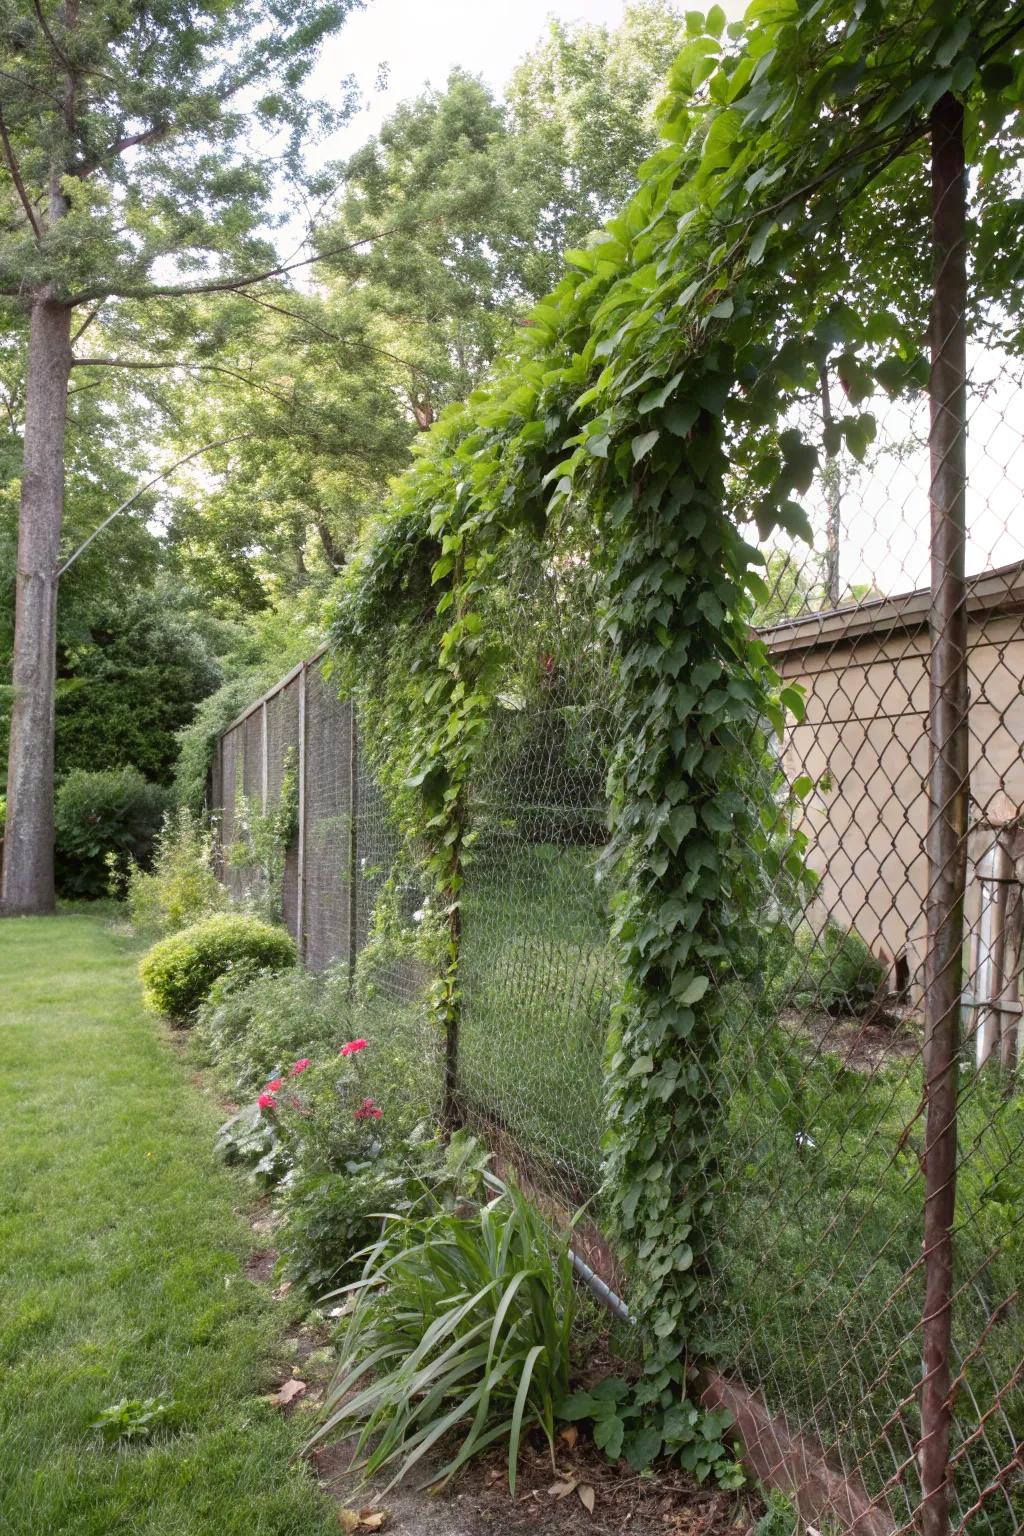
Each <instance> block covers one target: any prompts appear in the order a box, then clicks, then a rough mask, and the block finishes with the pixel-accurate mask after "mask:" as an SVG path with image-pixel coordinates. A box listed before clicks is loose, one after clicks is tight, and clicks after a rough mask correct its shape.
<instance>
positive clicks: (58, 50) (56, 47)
mask: <svg viewBox="0 0 1024 1536" xmlns="http://www.w3.org/2000/svg"><path fill="white" fill-rule="evenodd" d="M32 6H33V9H34V10H35V13H36V16H37V18H38V20H39V25H40V27H41V29H42V33H43V36H44V37H45V38H46V41H47V42H48V43H49V45H50V47H51V48H52V49H53V52H54V53H55V54H56V55H57V57H58V59H59V60H60V62H61V63H62V64H63V65H64V68H65V69H70V68H71V62H70V60H69V59H68V56H67V54H66V53H65V52H64V50H63V48H62V47H61V46H60V44H59V43H58V42H57V39H56V38H55V37H54V35H53V33H52V32H51V31H50V28H49V25H48V23H47V20H46V17H45V16H44V15H43V7H42V5H41V4H40V0H32Z"/></svg>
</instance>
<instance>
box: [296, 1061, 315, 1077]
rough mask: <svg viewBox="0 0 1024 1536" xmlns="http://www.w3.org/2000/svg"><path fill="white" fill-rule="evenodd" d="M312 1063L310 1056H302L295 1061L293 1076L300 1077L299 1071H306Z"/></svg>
mask: <svg viewBox="0 0 1024 1536" xmlns="http://www.w3.org/2000/svg"><path fill="white" fill-rule="evenodd" d="M310 1065H311V1063H310V1060H309V1057H308V1056H303V1057H301V1058H300V1059H299V1060H298V1061H297V1062H296V1063H295V1065H294V1067H292V1077H298V1075H299V1073H300V1072H305V1070H306V1068H307V1067H308V1066H310Z"/></svg>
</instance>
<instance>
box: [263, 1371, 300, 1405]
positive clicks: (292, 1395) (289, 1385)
mask: <svg viewBox="0 0 1024 1536" xmlns="http://www.w3.org/2000/svg"><path fill="white" fill-rule="evenodd" d="M305 1390H306V1383H305V1382H304V1381H299V1380H298V1378H297V1377H295V1376H293V1377H292V1378H291V1380H290V1381H286V1382H285V1383H284V1385H283V1386H282V1387H279V1388H278V1390H277V1391H276V1392H275V1393H274V1395H273V1397H272V1398H271V1399H270V1401H271V1402H272V1403H273V1404H274V1406H275V1407H276V1408H287V1406H288V1404H289V1403H294V1401H295V1399H296V1398H297V1397H301V1396H302V1394H303V1392H305Z"/></svg>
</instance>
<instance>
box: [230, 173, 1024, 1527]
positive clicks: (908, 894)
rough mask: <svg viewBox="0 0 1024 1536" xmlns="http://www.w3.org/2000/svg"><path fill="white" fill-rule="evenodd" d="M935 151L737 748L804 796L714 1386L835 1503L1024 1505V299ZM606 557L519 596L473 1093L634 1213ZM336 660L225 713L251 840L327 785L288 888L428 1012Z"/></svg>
mask: <svg viewBox="0 0 1024 1536" xmlns="http://www.w3.org/2000/svg"><path fill="white" fill-rule="evenodd" d="M933 176H934V197H935V207H934V211H933V215H932V225H931V227H932V229H933V231H934V232H935V233H934V239H935V244H936V250H937V252H938V255H937V259H936V271H935V279H934V284H933V288H932V291H931V292H930V293H929V294H924V295H916V296H914V301H915V302H916V303H917V304H918V307H919V308H920V309H921V310H922V312H923V311H924V310H926V309H928V308H929V306H930V311H931V324H930V341H929V346H930V354H931V356H930V367H929V368H928V369H926V370H925V373H924V375H923V376H922V375H921V374H920V370H919V369H918V370H917V373H916V374H915V372H914V370H915V367H916V364H915V363H914V362H913V361H912V360H908V363H907V375H906V378H904V379H902V380H889V381H887V382H889V383H891V384H892V387H891V388H890V389H888V390H887V391H885V392H883V390H882V389H880V388H879V387H878V386H877V385H874V384H873V385H871V386H870V387H868V388H865V387H864V385H863V380H862V379H858V377H857V376H856V374H857V364H856V360H851V359H850V358H849V357H848V356H847V355H846V354H845V353H842V352H839V353H837V355H836V356H835V357H834V358H832V359H826V361H825V363H824V364H823V366H822V368H821V369H820V372H819V376H818V380H817V384H816V387H813V388H811V387H808V388H806V389H804V390H803V392H802V394H801V396H800V398H799V399H798V400H796V401H795V403H794V407H793V422H794V425H795V426H798V427H799V430H800V432H801V434H802V435H803V437H804V439H805V440H808V441H815V440H817V442H818V443H819V444H820V445H822V448H823V451H822V453H821V455H820V459H819V468H818V470H817V472H816V477H815V480H814V484H813V486H812V487H811V489H810V491H809V492H808V494H807V497H806V499H805V501H806V508H807V511H808V514H809V516H810V520H811V523H812V525H813V526H814V530H815V540H814V544H813V547H811V548H808V547H807V546H806V545H805V544H800V543H797V542H796V541H789V540H786V539H781V538H780V539H776V540H775V541H774V542H772V543H770V544H762V546H761V553H762V555H763V557H764V561H765V567H766V573H767V578H768V579H767V595H766V596H764V597H763V598H762V599H761V605H760V611H759V613H758V615H757V628H758V630H759V633H760V635H761V638H762V640H763V642H764V644H765V646H766V648H767V652H768V656H769V658H770V660H771V662H772V664H773V665H774V667H775V668H776V670H777V671H778V672H779V674H780V675H781V677H782V678H783V680H784V681H785V682H786V683H787V684H798V685H799V687H800V688H801V689H802V690H803V695H804V700H805V706H804V709H803V712H802V714H800V712H799V711H797V712H796V713H794V714H792V715H791V717H790V719H789V723H788V726H787V729H786V731H785V733H784V735H783V736H782V737H781V738H779V739H777V741H776V753H777V756H776V757H775V758H774V759H773V760H772V761H769V762H765V761H763V760H761V759H757V760H755V759H754V758H753V757H752V758H751V761H750V762H749V763H746V764H740V765H737V767H736V771H737V773H738V774H740V776H741V777H742V775H743V774H746V779H747V782H748V783H749V786H750V793H751V794H752V795H755V794H756V795H757V797H758V799H759V804H760V805H761V809H762V813H763V814H765V815H767V816H768V820H769V822H770V823H771V825H772V827H774V828H775V832H774V834H773V842H772V851H771V853H770V855H769V856H768V857H767V858H766V859H765V861H764V867H763V869H762V871H761V891H760V926H761V933H762V945H761V950H760V954H759V956H758V961H757V965H756V967H755V968H753V969H752V970H751V969H750V968H749V967H748V968H747V969H746V970H744V969H743V967H742V966H741V965H740V964H739V962H738V961H737V963H736V964H734V965H730V964H728V963H723V966H722V972H721V976H720V977H719V979H718V981H717V985H719V986H721V987H722V989H723V993H724V1001H725V1003H726V1007H725V1009H724V1015H725V1018H726V1021H727V1022H726V1026H725V1029H724V1033H723V1035H722V1038H721V1040H720V1048H719V1052H718V1062H717V1070H716V1074H715V1077H714V1080H713V1081H711V1082H709V1083H708V1084H707V1085H706V1086H707V1092H706V1094H705V1096H704V1097H705V1101H706V1103H707V1105H708V1119H707V1128H706V1130H707V1137H708V1139H709V1142H710V1143H711V1144H712V1145H713V1146H714V1147H715V1148H716V1191H717V1192H716V1195H715V1199H714V1202H713V1208H712V1211H711V1214H710V1220H711V1223H712V1226H713V1230H714V1243H713V1246H712V1252H711V1258H710V1262H709V1265H708V1270H707V1273H706V1274H704V1275H702V1276H701V1281H700V1283H701V1286H702V1288H703V1290H702V1294H703V1295H704V1296H705V1297H706V1299H707V1310H708V1314H709V1317H710V1319H711V1327H712V1332H713V1348H712V1349H711V1350H710V1351H709V1353H710V1355H711V1356H712V1357H713V1358H714V1359H715V1361H716V1362H718V1363H719V1365H720V1367H721V1371H722V1374H717V1375H712V1376H711V1377H709V1381H708V1388H707V1391H708V1394H709V1400H710V1399H712V1398H713V1399H715V1400H717V1401H723V1402H727V1403H728V1404H729V1405H730V1406H731V1407H732V1409H733V1411H734V1412H735V1413H736V1414H737V1419H738V1425H739V1429H740V1432H741V1434H742V1437H743V1439H744V1442H745V1446H746V1450H747V1454H748V1456H749V1458H750V1460H751V1463H752V1465H754V1466H755V1467H756V1469H757V1470H758V1471H759V1473H760V1474H761V1476H762V1477H763V1478H764V1479H765V1480H766V1481H767V1482H769V1483H774V1484H778V1485H781V1486H783V1487H785V1488H787V1489H788V1490H789V1491H790V1493H791V1494H792V1496H793V1497H794V1499H795V1502H796V1504H797V1507H798V1508H799V1509H800V1511H801V1513H802V1515H803V1516H804V1518H805V1520H806V1521H808V1522H810V1523H811V1524H813V1526H814V1528H815V1529H817V1530H819V1531H820V1532H821V1533H822V1536H824V1533H826V1532H829V1531H832V1530H836V1531H856V1532H858V1533H861V1536H895V1533H898V1532H905V1531H911V1530H921V1531H922V1532H924V1533H925V1536H947V1533H950V1532H952V1533H956V1536H961V1533H970V1536H974V1533H975V1532H978V1533H982V1532H984V1533H986V1536H1019V1533H1021V1532H1024V1310H1022V1295H1021V1286H1022V1281H1024V1095H1022V1083H1021V1076H1020V1065H1021V1057H1022V1054H1024V1025H1022V1009H1021V955H1022V931H1024V900H1022V880H1024V681H1022V680H1024V513H1022V512H1021V498H1022V496H1024V434H1022V432H1021V409H1022V404H1024V390H1022V365H1021V360H1020V353H1021V345H1020V339H1021V325H1020V320H1021V317H1020V316H1017V317H1008V316H1007V314H1006V312H1005V308H1004V307H1001V306H1000V304H999V303H998V302H996V301H991V300H990V301H987V302H985V301H982V300H977V301H975V300H972V302H971V304H970V305H968V304H967V302H966V301H965V296H964V292H965V289H964V285H965V281H966V277H967V274H968V272H969V271H970V260H971V258H970V253H969V251H967V250H966V236H965V226H964V223H963V207H964V199H965V183H964V177H963V172H962V169H961V168H960V167H959V166H958V163H957V156H956V152H955V146H954V148H953V151H952V153H951V154H950V151H949V146H948V145H947V147H946V158H945V160H944V159H943V152H942V147H941V145H938V144H937V145H936V150H935V156H934V165H933ZM910 307H911V308H912V307H913V305H911V306H910ZM746 387H748V388H750V387H751V386H750V385H749V384H748V385H747V386H746ZM744 494H745V486H744V480H743V475H742V473H741V472H740V470H737V486H736V496H737V501H738V503H740V504H742V500H743V496H744ZM738 515H739V514H738ZM753 541H754V542H756V535H755V536H753ZM584 542H585V541H584ZM527 563H529V562H527ZM589 565H590V562H589V557H588V554H587V551H586V549H585V547H584V548H583V549H582V552H581V549H580V547H579V539H578V537H577V543H576V546H575V547H574V548H573V549H572V550H570V551H568V552H566V551H565V550H564V549H562V550H561V551H559V550H552V549H547V550H545V551H543V552H542V553H541V554H540V556H536V557H534V560H533V566H532V570H533V576H531V578H530V580H529V581H525V582H524V583H522V584H521V585H520V586H519V587H516V588H514V590H515V593H516V599H517V604H518V606H515V611H514V612H513V608H512V607H510V608H509V611H508V612H509V617H508V622H509V624H510V625H513V626H516V627H517V628H516V633H517V644H516V645H515V646H514V647H511V648H510V649H511V650H513V651H514V653H515V655H516V657H517V664H516V667H515V668H510V669H509V677H508V680H507V686H506V688H505V689H504V691H503V692H501V693H500V694H499V698H498V704H497V706H496V709H495V716H494V721H493V729H492V731H491V734H490V736H489V739H488V741H487V745H486V748H485V750H484V751H483V753H482V755H481V762H480V764H479V766H478V770H477V774H476V778H475V782H474V785H473V791H472V794H471V796H470V802H469V807H468V819H469V824H470V829H471V832H472V845H471V847H470V849H469V851H468V854H467V861H466V885H465V890H464V893H463V898H462V903H461V908H462V911H461V933H460V955H459V990H460V1027H459V1034H458V1053H457V1058H456V1060H455V1063H454V1067H455V1082H456V1091H455V1099H454V1102H455V1105H456V1107H457V1110H458V1113H459V1115H460V1117H461V1118H462V1120H463V1121H464V1122H465V1123H468V1124H469V1125H471V1126H472V1127H473V1128H474V1129H476V1130H477V1132H478V1133H479V1134H481V1135H482V1136H483V1138H484V1139H485V1140H487V1141H488V1143H489V1144H490V1145H491V1146H492V1148H493V1149H494V1150H495V1152H496V1153H497V1154H498V1155H499V1156H500V1157H501V1158H503V1159H505V1160H507V1161H508V1162H509V1163H510V1164H511V1165H512V1166H514V1167H515V1168H516V1169H517V1171H518V1172H519V1174H520V1177H521V1178H523V1179H524V1180H525V1181H526V1182H527V1183H528V1184H529V1186H530V1187H531V1188H532V1189H533V1190H535V1191H536V1192H537V1194H538V1197H540V1198H543V1199H545V1200H547V1201H548V1202H549V1204H550V1206H551V1209H552V1210H554V1211H556V1212H557V1211H559V1210H560V1211H563V1212H566V1213H568V1212H569V1211H571V1210H572V1209H574V1208H575V1207H576V1206H578V1205H579V1204H580V1203H582V1202H583V1201H584V1200H587V1199H591V1198H593V1197H597V1199H596V1203H595V1204H594V1205H593V1206H592V1207H591V1210H592V1213H593V1214H594V1217H595V1221H596V1222H597V1223H598V1224H599V1222H600V1210H601V1206H600V1197H599V1196H598V1191H599V1189H600V1184H601V1170H602V1138H603V1135H604V1120H605V1117H604V1110H603V1103H604V1084H605V1063H606V1060H607V1058H608V1053H609V1048H610V1046H609V1038H610V1035H611V1036H613V1035H614V1031H615V1002H616V999H617V997H618V996H619V991H620V989H619V984H618V978H617V975H616V966H615V959H614V951H613V949H612V946H611V945H610V943H609V938H608V935H609V931H610V926H611V923H612V921H613V918H614V909H615V897H616V886H617V884H618V883H619V882H620V881H621V878H622V871H621V868H619V869H615V868H614V867H610V866H609V863H608V849H607V844H608V832H607V828H608V819H609V818H608V806H607V803H606V789H605V785H606V780H607V771H608V766H609V763H608V758H609V749H610V743H611V741H612V740H613V739H614V737H615V735H616V734H617V731H616V730H613V728H612V724H611V721H612V716H613V713H614V660H613V658H612V657H610V656H609V655H608V654H607V650H606V642H605V640H603V639H602V633H603V632H602V630H601V627H600V625H599V623H598V618H597V612H596V610H597V603H596V601H594V600H592V593H591V591H590V589H589V588H588V586H587V573H588V570H589ZM538 570H539V572H540V576H539V577H538V576H537V572H538ZM524 615H525V617H524ZM323 665H324V664H323V660H322V658H316V659H314V660H313V661H312V662H310V663H308V664H305V665H304V666H303V667H301V668H300V669H298V671H297V672H296V673H294V674H292V675H291V676H290V677H289V678H288V679H286V680H285V681H284V683H283V684H282V685H281V686H280V688H279V689H278V690H275V691H274V692H273V693H272V694H270V695H268V696H267V698H266V699H265V700H261V701H259V702H258V703H256V704H254V706H253V707H252V709H251V710H249V711H248V712H247V714H246V715H245V716H244V717H243V719H242V720H241V721H239V722H236V723H235V725H234V726H232V727H231V729H230V730H229V731H227V732H226V733H225V734H224V736H223V737H222V738H221V741H220V744H219V747H218V752H217V758H216V763H215V768H214V774H213V794H214V799H215V801H217V805H216V807H215V808H216V809H217V811H218V812H219V816H220V825H221V828H222V841H223V844H224V847H225V850H226V852H225V858H224V868H225V871H226V876H227V878H228V879H229V882H230V884H231V888H232V891H233V893H234V894H235V895H236V896H237V897H239V898H241V899H249V900H253V899H259V898H261V897H265V896H266V891H267V886H268V882H269V880H270V875H269V874H268V861H267V859H266V858H265V857H264V858H263V859H262V862H261V859H260V857H259V856H258V854H259V850H258V849H256V850H255V853H254V852H253V847H254V845H255V844H257V843H258V842H259V835H258V834H259V827H258V825H257V821H256V816H255V808H256V807H259V814H260V815H261V816H262V817H264V818H266V817H267V815H268V813H269V812H270V811H271V810H273V808H274V807H275V805H277V804H278V803H279V802H280V800H281V797H282V787H283V786H285V785H286V783H288V782H293V783H294V794H295V816H294V827H293V835H292V834H291V833H290V834H289V838H288V840H287V849H286V853H285V859H284V875H283V886H282V890H283V915H284V918H285V920H286V921H287V923H288V926H289V928H290V930H291V931H292V932H293V934H295V936H296V938H297V939H298V941H299V944H300V948H301V950H302V953H303V956H304V958H305V961H306V963H307V965H309V966H310V967H311V968H313V969H317V970H321V969H324V968H326V967H327V966H330V965H337V964H343V965H346V966H348V967H349V969H350V971H351V974H352V977H353V985H355V986H358V987H360V988H361V989H362V995H363V996H364V997H365V998H367V999H368V1000H369V1001H370V1002H371V1003H372V1002H373V1001H374V1000H377V1001H378V1002H380V1001H381V1000H382V1001H383V1003H384V1005H385V1007H402V1008H408V1009H419V1010H420V1012H421V1015H422V1017H423V1019H424V1021H425V1022H424V1039H425V1040H428V1039H429V1025H428V1023H427V1022H426V1021H427V1020H428V1019H429V1010H428V1008H427V1005H426V999H427V995H428V993H429V989H430V986H431V982H432V979H433V976H434V974H435V972H434V970H433V969H432V964H431V948H430V943H429V933H430V929H431V924H432V922H433V921H434V917H433V915H432V914H431V911H430V903H429V900H427V899H426V898H425V897H424V896H423V893H422V890H421V888H420V886H419V884H418V882H417V858H416V848H415V846H411V845H410V841H409V839H408V838H407V837H406V838H403V837H402V836H401V835H400V833H399V829H398V826H397V823H396V821H395V819H394V817H393V815H392V813H391V812H390V810H389V801H388V796H387V794H386V793H385V792H384V791H383V789H382V787H381V786H382V782H383V779H382V775H381V774H380V773H379V772H376V771H374V767H373V765H372V764H371V763H370V761H369V760H368V759H367V757H366V755H365V754H364V753H363V752H362V751H361V750H360V745H359V741H358V734H359V733H358V731H357V729H356V725H355V723H354V716H353V710H352V708H351V707H350V706H349V705H348V704H346V703H344V702H339V701H338V699H337V697H336V695H335V692H334V690H333V689H332V686H331V682H330V680H329V678H327V677H325V675H324V671H323ZM672 750H674V748H672ZM289 765H290V769H289ZM378 766H379V765H378ZM780 770H781V772H780ZM290 773H291V777H290ZM773 782H775V783H776V785H777V787H776V788H775V789H773V790H772V791H771V792H770V796H769V803H768V804H767V805H766V804H765V803H764V801H765V795H766V791H765V785H766V784H771V783H773ZM766 824H767V823H766ZM804 846H805V855H804V862H805V868H806V870H807V871H808V872H809V873H808V874H807V875H806V876H805V875H804V874H803V873H801V871H800V870H799V869H798V868H797V867H796V865H795V863H794V860H793V859H792V858H791V857H789V855H790V854H791V852H792V850H793V849H794V848H797V847H799V848H801V850H802V849H803V848H804ZM238 847H241V848H242V850H243V853H242V856H241V857H240V858H239V857H233V855H232V851H231V850H232V849H233V848H238ZM246 849H249V854H248V855H246V851H245V850H246ZM721 944H722V953H723V956H725V957H726V959H727V960H728V959H729V957H730V933H729V931H728V929H727V928H726V929H725V930H724V931H723V932H722V935H721ZM431 1048H432V1049H434V1050H435V1051H436V1053H437V1062H438V1072H439V1073H440V1071H441V1048H440V1045H439V1043H438V1042H434V1043H433V1046H432V1047H431ZM680 1065H681V1070H685V1065H686V1064H685V1063H681V1064H680ZM612 1130H613V1131H614V1127H613V1128H612ZM651 1176H652V1177H656V1178H660V1179H665V1180H669V1181H671V1180H672V1179H673V1170H672V1169H671V1168H661V1167H652V1170H651ZM595 1252H596V1253H597V1255H598V1258H600V1257H601V1254H600V1250H599V1245H598V1246H597V1247H595ZM627 1257H628V1256H627Z"/></svg>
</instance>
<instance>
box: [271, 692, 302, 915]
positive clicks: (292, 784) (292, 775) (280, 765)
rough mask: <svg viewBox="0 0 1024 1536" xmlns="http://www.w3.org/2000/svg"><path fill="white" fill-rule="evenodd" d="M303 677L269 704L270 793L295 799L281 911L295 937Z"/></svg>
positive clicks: (276, 798)
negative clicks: (300, 711) (301, 680)
mask: <svg viewBox="0 0 1024 1536" xmlns="http://www.w3.org/2000/svg"><path fill="white" fill-rule="evenodd" d="M301 687H302V684H301V682H300V680H299V679H298V678H297V677H296V678H292V680H291V681H290V682H288V683H286V684H285V686H284V687H283V688H282V689H281V690H280V691H279V692H278V693H276V694H275V695H274V697H273V699H272V700H269V701H268V705H267V725H268V733H269V734H268V741H269V743H270V747H271V750H268V764H269V765H270V766H269V773H268V795H269V802H270V804H272V805H274V804H278V803H279V802H280V800H281V798H282V793H284V792H287V793H290V794H291V795H292V796H293V799H294V827H291V828H290V829H289V833H288V839H287V845H286V847H285V849H284V871H283V875H282V882H281V911H282V915H283V918H284V925H285V927H286V928H287V929H288V932H289V933H290V934H291V936H292V938H293V939H297V938H298V935H299V841H298V817H299V691H300V689H301Z"/></svg>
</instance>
